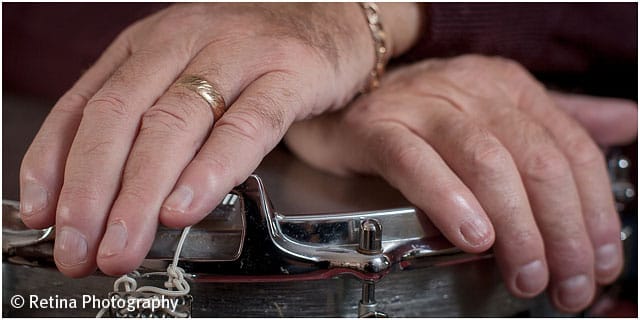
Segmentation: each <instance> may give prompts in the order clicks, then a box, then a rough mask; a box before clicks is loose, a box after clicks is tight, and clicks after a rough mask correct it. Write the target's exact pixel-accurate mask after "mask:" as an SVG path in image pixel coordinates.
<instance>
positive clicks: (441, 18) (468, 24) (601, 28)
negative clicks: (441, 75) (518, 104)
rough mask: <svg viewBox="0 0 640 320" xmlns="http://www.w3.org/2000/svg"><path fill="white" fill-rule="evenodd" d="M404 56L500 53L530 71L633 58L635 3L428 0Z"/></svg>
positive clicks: (577, 69)
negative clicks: (415, 40)
mask: <svg viewBox="0 0 640 320" xmlns="http://www.w3.org/2000/svg"><path fill="white" fill-rule="evenodd" d="M423 15H424V23H423V24H424V25H423V28H422V34H421V36H420V40H419V41H418V44H417V45H416V46H415V47H414V48H413V49H412V50H411V51H410V52H409V53H408V54H407V55H406V56H405V57H404V58H405V61H407V60H417V59H420V58H425V57H450V56H456V55H460V54H465V53H479V54H485V55H500V56H504V57H507V58H510V59H514V60H517V61H519V62H520V63H522V64H523V65H525V66H526V67H527V68H529V70H531V71H533V72H543V73H557V72H569V73H578V72H588V71H590V70H593V69H594V68H598V67H599V66H605V65H627V64H628V65H635V64H636V63H637V47H638V44H637V39H638V33H637V4H636V3H433V4H425V5H423Z"/></svg>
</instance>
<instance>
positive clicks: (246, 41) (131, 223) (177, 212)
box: [20, 3, 419, 277]
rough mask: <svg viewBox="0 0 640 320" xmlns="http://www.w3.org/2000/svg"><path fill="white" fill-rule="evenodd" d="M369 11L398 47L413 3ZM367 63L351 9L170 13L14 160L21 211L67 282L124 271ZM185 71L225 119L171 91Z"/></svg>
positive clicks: (413, 26)
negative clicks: (45, 231)
mask: <svg viewBox="0 0 640 320" xmlns="http://www.w3.org/2000/svg"><path fill="white" fill-rule="evenodd" d="M380 14H381V15H382V18H383V19H387V20H388V21H389V23H388V24H386V26H387V32H388V35H389V50H390V53H391V54H392V55H398V54H400V53H402V51H404V50H407V49H408V48H409V47H410V46H411V43H412V41H415V40H414V39H415V38H416V31H417V28H418V25H419V21H418V19H419V14H418V10H417V8H416V5H415V4H406V3H405V4H384V5H381V11H380ZM353 17H358V19H354V18H353ZM398 17H403V18H402V19H398ZM374 59H375V55H374V43H373V40H372V38H371V32H370V30H369V28H368V26H367V23H366V19H365V16H364V14H363V12H362V9H361V8H360V7H359V5H358V4H355V3H333V4H279V3H271V4H230V3H197V4H177V5H174V6H171V7H169V8H167V9H166V10H163V11H160V12H158V13H156V14H154V15H152V16H150V17H148V18H145V19H143V20H140V21H138V22H136V23H135V24H133V25H132V26H130V27H129V28H128V29H126V30H125V31H124V32H123V33H122V34H121V35H120V36H119V37H118V38H117V39H116V40H115V41H114V42H113V43H112V44H111V46H110V47H109V48H108V49H107V50H106V51H105V52H104V54H103V55H102V56H101V58H100V59H99V60H98V61H97V62H96V63H95V65H94V66H93V67H92V68H90V69H89V70H88V71H87V72H86V73H85V74H84V75H83V76H82V77H81V79H79V80H78V82H77V83H76V84H75V85H74V86H73V87H72V88H71V89H70V90H69V91H68V92H67V93H66V94H65V95H64V96H63V97H62V98H61V99H60V100H59V101H58V102H57V103H56V105H55V106H54V107H53V109H52V111H51V113H50V114H49V116H48V117H47V119H46V121H45V123H44V124H43V126H42V127H41V129H40V131H39V133H38V134H37V136H36V138H35V139H34V141H33V143H32V144H31V146H30V148H29V150H28V151H27V153H26V155H25V157H24V159H23V162H22V166H21V171H20V184H21V185H20V187H21V195H20V198H21V217H22V219H23V221H24V223H25V224H26V225H27V226H29V227H32V228H43V227H47V226H50V225H53V224H55V225H56V243H55V247H54V259H55V262H56V265H57V267H58V268H59V269H60V271H61V272H62V273H64V274H65V275H68V276H70V277H82V276H86V275H89V274H91V273H93V272H94V271H95V270H96V268H97V267H99V268H100V270H102V271H103V272H105V273H106V274H110V275H118V274H123V273H126V272H129V271H132V270H134V269H135V268H137V267H138V266H139V265H140V264H141V262H142V260H143V258H144V256H145V255H146V253H147V252H148V250H149V248H150V246H151V243H152V241H153V237H154V234H155V231H156V229H157V225H158V222H160V223H163V224H164V225H167V226H170V227H184V226H187V225H190V224H193V223H196V222H197V221H199V220H200V219H201V218H202V217H203V216H205V215H206V214H207V213H209V212H210V210H211V209H212V208H214V207H215V206H216V205H217V204H218V203H219V202H220V201H221V199H222V197H223V196H224V195H225V194H226V192H228V190H230V189H231V188H232V187H234V186H235V185H238V184H239V183H241V182H242V181H244V180H245V179H246V178H247V177H248V175H249V174H251V173H252V172H253V170H254V169H255V168H256V167H257V165H258V164H259V162H260V160H261V159H262V158H263V157H264V155H265V154H266V153H268V152H269V151H270V150H271V149H272V148H273V147H274V146H275V145H276V144H277V143H278V142H279V141H280V140H281V138H282V137H283V135H284V133H285V131H286V130H287V128H288V127H289V126H290V125H291V123H292V122H293V121H295V120H300V119H304V118H309V117H311V116H313V115H316V114H321V113H323V112H325V111H328V110H333V109H337V108H339V107H341V106H344V105H345V104H346V103H347V102H348V101H349V100H351V98H352V97H353V96H354V95H355V94H357V93H358V92H359V91H360V90H361V89H362V88H363V87H364V86H365V84H366V82H367V80H368V75H369V72H370V70H371V67H372V66H373V65H374ZM185 74H188V75H197V76H199V77H202V78H205V79H207V80H208V81H209V82H210V83H211V84H213V86H214V87H215V88H217V91H219V93H220V94H221V95H222V96H223V97H224V100H225V101H226V103H227V104H228V106H229V109H228V111H227V112H226V113H225V114H224V116H222V117H221V118H220V119H213V113H212V112H211V110H210V107H209V105H208V104H207V103H206V101H205V100H204V99H203V98H202V97H200V96H198V95H197V94H195V93H194V92H192V91H189V90H188V89H185V88H184V87H182V86H175V85H173V83H174V82H175V81H176V80H177V79H179V78H180V76H181V75H185ZM214 120H215V121H214Z"/></svg>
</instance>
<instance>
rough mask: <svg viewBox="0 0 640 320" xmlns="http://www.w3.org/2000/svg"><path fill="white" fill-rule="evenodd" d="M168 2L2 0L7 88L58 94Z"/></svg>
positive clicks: (45, 95) (23, 92)
mask: <svg viewBox="0 0 640 320" xmlns="http://www.w3.org/2000/svg"><path fill="white" fill-rule="evenodd" d="M167 5H168V4H166V3H3V4H2V45H3V51H2V76H3V89H4V90H6V91H10V92H13V93H17V94H21V95H31V96H36V97H41V98H47V99H56V98H58V97H60V96H61V95H62V94H63V93H64V92H65V91H66V90H67V89H69V88H70V87H71V86H72V85H73V83H74V82H75V81H76V80H77V79H78V78H79V77H80V75H81V74H82V72H83V71H84V70H87V69H88V68H89V67H90V66H91V65H92V64H93V62H94V61H95V60H96V59H97V58H98V57H99V56H100V53H101V52H102V51H103V50H104V49H105V48H106V47H107V46H108V45H109V43H111V41H113V40H114V38H115V37H116V36H117V35H118V34H119V33H120V32H121V31H122V30H124V28H126V27H127V26H128V25H129V24H131V23H133V22H134V21H136V20H138V19H140V18H143V17H145V16H147V15H149V14H151V13H153V12H156V11H158V10H160V9H161V8H163V7H166V6H167Z"/></svg>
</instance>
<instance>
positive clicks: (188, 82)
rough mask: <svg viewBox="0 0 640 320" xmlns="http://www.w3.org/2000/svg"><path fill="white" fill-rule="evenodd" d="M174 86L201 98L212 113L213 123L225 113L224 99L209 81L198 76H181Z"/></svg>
mask: <svg viewBox="0 0 640 320" xmlns="http://www.w3.org/2000/svg"><path fill="white" fill-rule="evenodd" d="M176 86H181V87H185V88H187V89H189V90H191V91H193V92H195V93H197V94H198V95H199V96H201V97H202V99H204V100H205V101H206V102H207V103H208V104H209V107H211V110H212V111H213V121H216V120H218V119H220V117H222V114H224V112H225V111H227V104H226V103H225V101H224V97H222V95H221V94H220V92H218V90H216V89H215V87H214V86H213V85H212V84H211V83H210V82H209V81H207V80H205V79H203V78H201V77H199V76H196V75H190V74H186V75H183V76H182V77H180V79H178V81H177V82H176Z"/></svg>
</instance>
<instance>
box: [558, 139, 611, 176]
mask: <svg viewBox="0 0 640 320" xmlns="http://www.w3.org/2000/svg"><path fill="white" fill-rule="evenodd" d="M564 149H565V152H566V154H567V158H569V162H570V163H571V165H572V166H576V167H595V168H597V167H600V168H605V165H604V155H603V154H602V152H601V151H600V149H599V148H598V146H597V145H596V144H595V142H593V140H591V139H590V138H588V137H584V136H580V137H576V138H573V139H569V141H568V142H567V143H566V144H565V146H564Z"/></svg>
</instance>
